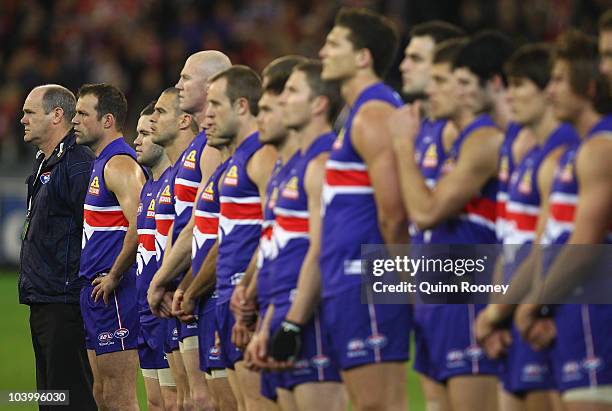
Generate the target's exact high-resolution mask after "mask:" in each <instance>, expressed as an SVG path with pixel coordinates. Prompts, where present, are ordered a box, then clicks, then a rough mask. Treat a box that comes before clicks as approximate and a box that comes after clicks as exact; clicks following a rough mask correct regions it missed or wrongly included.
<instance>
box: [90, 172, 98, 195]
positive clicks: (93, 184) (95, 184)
mask: <svg viewBox="0 0 612 411" xmlns="http://www.w3.org/2000/svg"><path fill="white" fill-rule="evenodd" d="M89 194H91V195H94V196H97V195H100V180H99V179H98V176H95V177H94V178H93V180H91V183H90V184H89Z"/></svg>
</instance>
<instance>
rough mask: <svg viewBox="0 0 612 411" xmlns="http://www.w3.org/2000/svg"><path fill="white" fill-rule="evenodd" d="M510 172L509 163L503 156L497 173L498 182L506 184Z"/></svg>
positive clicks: (506, 157)
mask: <svg viewBox="0 0 612 411" xmlns="http://www.w3.org/2000/svg"><path fill="white" fill-rule="evenodd" d="M509 172H510V161H509V160H508V156H507V155H504V156H503V157H502V158H501V161H500V162H499V173H498V174H497V178H498V179H499V181H503V182H506V181H508V177H510V176H509Z"/></svg>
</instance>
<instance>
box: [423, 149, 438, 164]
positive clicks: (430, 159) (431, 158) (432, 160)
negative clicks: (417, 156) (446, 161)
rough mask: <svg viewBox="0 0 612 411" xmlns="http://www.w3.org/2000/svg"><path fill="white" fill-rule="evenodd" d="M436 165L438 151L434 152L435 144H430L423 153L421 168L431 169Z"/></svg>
mask: <svg viewBox="0 0 612 411" xmlns="http://www.w3.org/2000/svg"><path fill="white" fill-rule="evenodd" d="M437 165H438V151H437V150H436V146H435V144H430V145H429V147H427V151H426V152H425V158H424V159H423V167H427V168H433V167H436V166H437Z"/></svg>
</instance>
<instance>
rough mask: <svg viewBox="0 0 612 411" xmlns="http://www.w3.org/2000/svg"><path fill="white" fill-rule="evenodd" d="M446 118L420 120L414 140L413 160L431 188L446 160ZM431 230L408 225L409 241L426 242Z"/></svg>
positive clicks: (414, 242) (415, 242)
mask: <svg viewBox="0 0 612 411" xmlns="http://www.w3.org/2000/svg"><path fill="white" fill-rule="evenodd" d="M447 123H448V120H429V119H427V118H426V119H424V120H423V121H422V122H421V128H420V130H419V134H418V135H417V136H416V139H415V142H414V155H415V161H416V163H417V165H418V167H419V169H420V170H421V174H422V175H423V178H424V179H425V183H426V184H427V187H429V188H433V187H434V186H435V185H436V182H437V176H438V174H439V173H440V170H441V169H442V165H443V164H444V162H445V161H446V156H447V154H446V150H445V149H444V140H443V132H444V127H446V124H447ZM430 237H431V231H430V230H425V231H424V232H423V231H419V229H418V228H417V227H416V225H415V224H411V225H410V242H411V243H412V244H423V243H428V242H429V240H430Z"/></svg>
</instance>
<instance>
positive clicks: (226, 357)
mask: <svg viewBox="0 0 612 411" xmlns="http://www.w3.org/2000/svg"><path fill="white" fill-rule="evenodd" d="M216 314H217V332H218V333H219V341H220V343H221V361H222V362H223V365H224V367H223V368H229V369H231V370H233V369H234V364H236V363H237V362H238V361H241V360H242V351H240V350H239V349H238V347H236V346H235V345H234V344H232V327H233V326H234V323H235V322H236V321H235V320H234V314H232V312H231V311H230V302H229V301H226V302H224V303H219V302H217V306H216Z"/></svg>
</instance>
